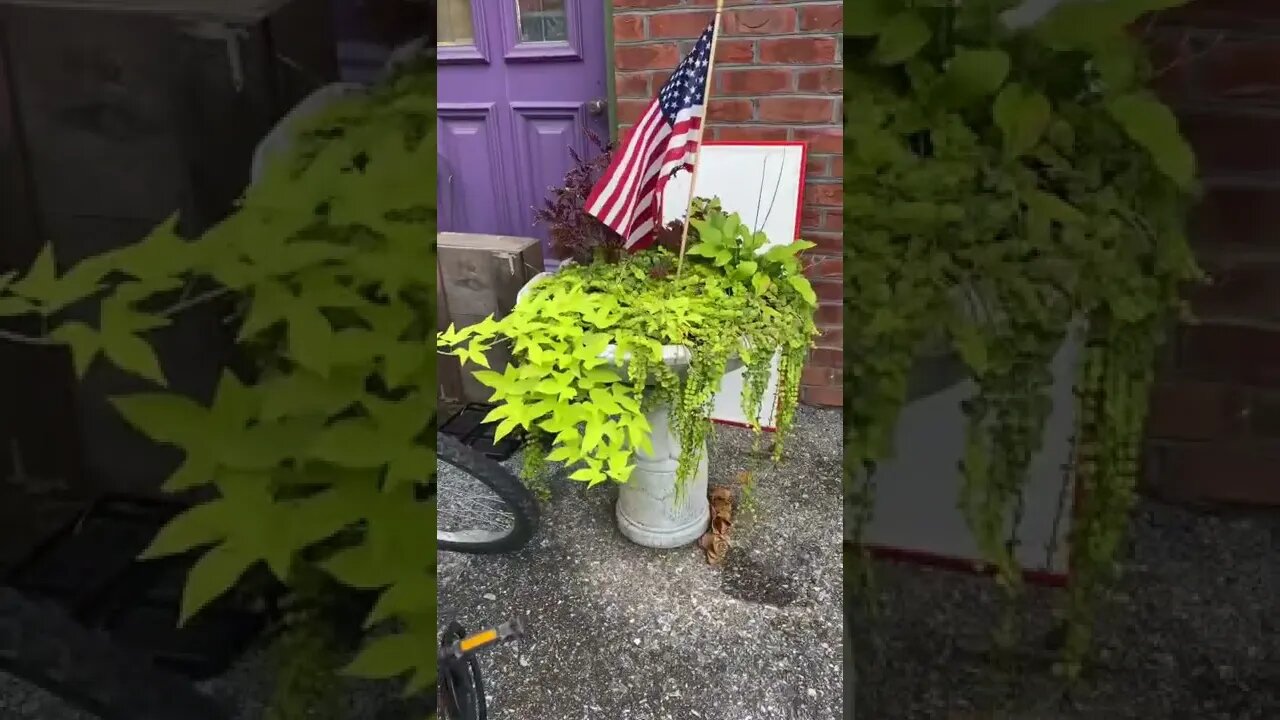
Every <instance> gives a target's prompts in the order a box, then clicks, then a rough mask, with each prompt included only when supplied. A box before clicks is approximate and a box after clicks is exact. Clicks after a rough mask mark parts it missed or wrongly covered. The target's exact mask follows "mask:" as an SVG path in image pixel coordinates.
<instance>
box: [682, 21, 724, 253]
mask: <svg viewBox="0 0 1280 720" xmlns="http://www.w3.org/2000/svg"><path fill="white" fill-rule="evenodd" d="M723 13H724V0H716V18H715V21H714V22H715V28H714V29H713V30H712V31H711V56H710V57H709V58H708V59H707V81H706V84H705V85H703V87H702V107H703V110H702V127H701V128H699V130H698V148H697V149H696V150H694V151H693V174H692V175H691V176H690V177H689V199H688V200H687V201H686V202H685V206H684V229H683V230H682V231H681V232H680V259H679V260H677V261H676V277H680V271H681V270H683V269H684V250H685V245H686V244H688V242H689V225H690V222H689V221H690V220H691V219H692V218H691V216H692V215H693V191H694V188H696V187H697V186H698V168H700V167H702V164H701V163H699V162H698V160H699V159H701V157H702V135H703V133H705V132H706V131H707V121H708V120H709V119H710V118H711V72H712V71H713V70H715V69H716V43H718V42H720V16H721V15H722V14H723Z"/></svg>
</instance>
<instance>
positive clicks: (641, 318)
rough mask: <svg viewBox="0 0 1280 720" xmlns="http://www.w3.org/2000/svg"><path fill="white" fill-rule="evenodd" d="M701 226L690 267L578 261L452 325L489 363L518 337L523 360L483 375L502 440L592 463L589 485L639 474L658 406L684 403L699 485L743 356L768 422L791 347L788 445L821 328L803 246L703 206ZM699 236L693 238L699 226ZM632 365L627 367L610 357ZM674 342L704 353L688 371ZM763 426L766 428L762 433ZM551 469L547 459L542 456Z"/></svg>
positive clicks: (686, 437)
mask: <svg viewBox="0 0 1280 720" xmlns="http://www.w3.org/2000/svg"><path fill="white" fill-rule="evenodd" d="M698 216H701V217H702V218H703V219H701V220H699V219H695V220H693V223H694V227H695V228H696V230H697V239H696V240H692V239H691V243H692V244H691V246H690V248H689V252H688V256H687V258H686V262H685V265H684V268H683V271H682V272H681V273H680V275H679V276H678V277H677V276H676V274H675V272H674V270H675V258H674V257H673V255H672V254H671V253H670V252H668V251H667V250H664V249H662V248H657V249H653V250H647V251H643V252H640V253H637V254H635V255H630V256H627V257H625V258H623V259H622V260H621V261H620V262H618V263H616V264H606V263H598V264H591V265H569V266H565V267H562V268H561V270H560V271H559V272H557V273H556V274H555V275H553V276H551V277H549V278H545V279H543V280H541V281H539V282H537V283H536V284H534V285H533V286H531V287H530V288H529V292H528V294H527V295H526V297H524V298H523V299H522V300H521V302H519V303H518V304H517V305H516V307H515V308H514V310H512V311H511V312H510V313H509V314H508V315H507V316H506V317H504V318H502V319H501V320H495V319H493V318H492V317H490V318H487V319H485V320H484V321H482V322H480V323H477V324H474V325H470V326H467V327H463V328H453V327H452V326H451V327H450V328H449V329H448V330H446V331H445V332H443V333H441V334H440V336H439V338H438V344H439V346H440V347H441V348H451V350H450V351H449V352H450V354H453V355H457V356H458V357H460V358H463V359H464V360H471V361H474V362H476V363H478V364H480V365H485V366H487V361H486V360H485V358H484V354H483V353H484V352H485V351H486V350H487V349H488V348H490V347H492V346H493V345H494V344H495V343H499V342H507V343H510V348H511V351H512V354H513V358H514V361H513V362H512V363H510V364H509V365H508V366H507V367H506V368H505V370H503V371H502V372H496V371H494V370H480V371H477V372H476V375H475V376H476V379H477V380H479V381H480V382H481V383H484V384H485V385H487V386H488V387H491V388H493V390H494V394H493V398H492V399H493V400H494V401H495V402H497V403H498V407H497V408H495V409H494V410H493V412H492V413H490V415H489V416H488V418H487V420H489V421H493V422H497V423H498V426H497V428H496V434H497V436H498V437H499V438H501V437H504V436H506V435H507V434H509V433H510V432H512V431H513V430H515V429H516V428H521V429H523V430H524V431H526V432H527V433H528V436H529V440H530V442H529V444H528V452H533V453H535V454H537V455H539V456H540V457H543V456H542V453H547V454H546V455H545V459H546V460H554V461H559V462H563V463H565V464H567V465H580V466H579V467H577V468H576V469H575V470H574V471H573V472H572V474H571V475H570V477H571V478H573V479H575V480H581V481H583V482H586V483H587V484H588V485H596V484H599V483H602V482H605V481H607V480H612V481H614V482H619V483H624V482H626V481H627V480H628V479H629V478H630V476H631V472H632V470H633V463H632V453H633V452H634V451H635V450H636V449H637V448H638V449H642V450H645V451H649V450H651V446H650V443H649V433H650V430H651V428H650V427H649V423H648V421H647V420H646V419H645V415H644V410H645V409H646V407H650V406H651V404H652V403H655V402H665V403H670V405H671V408H672V410H671V413H672V419H673V422H672V424H673V428H674V431H675V432H676V434H677V436H678V438H679V439H680V442H681V445H682V447H683V448H684V450H685V451H684V453H683V454H682V456H681V457H680V463H679V468H678V471H677V478H678V482H681V483H682V482H683V481H684V480H686V479H687V478H688V477H689V476H690V475H691V474H692V473H693V471H694V469H695V468H697V466H698V463H699V461H700V459H701V457H700V448H701V447H702V443H703V441H704V439H705V438H706V435H707V431H708V429H709V427H710V420H709V415H710V409H711V402H712V399H713V397H714V394H715V392H716V391H717V389H718V387H719V384H720V379H721V377H723V375H724V372H725V368H726V365H727V363H728V362H729V361H730V358H731V357H734V356H737V357H739V358H741V360H742V362H743V364H744V366H745V367H746V376H747V382H746V384H745V388H744V390H743V394H742V404H743V405H742V406H743V409H744V411H745V412H746V413H747V416H748V417H753V418H754V417H758V416H759V410H760V406H761V402H762V398H763V396H764V389H765V385H766V383H767V382H768V379H769V370H770V363H771V358H772V355H773V352H774V350H778V351H779V352H780V354H781V383H780V387H781V390H780V398H781V403H780V406H779V411H778V419H777V428H778V442H777V444H776V446H775V452H776V453H781V451H782V450H781V448H782V441H781V439H782V438H783V437H784V436H785V434H786V432H787V430H789V429H790V427H791V423H792V420H793V419H794V416H795V407H796V404H797V401H798V386H799V381H800V370H801V368H802V365H803V363H804V359H805V356H806V353H807V352H808V348H809V347H810V345H811V344H812V341H813V336H814V334H815V333H816V330H815V327H814V323H813V313H814V309H815V305H816V301H817V298H816V297H815V296H814V293H813V289H812V288H811V287H810V285H809V282H808V280H806V279H805V277H804V275H803V273H802V272H801V270H802V268H801V264H800V259H799V258H798V257H797V254H798V253H799V252H800V251H802V250H805V249H807V248H809V247H812V243H808V242H804V241H796V242H795V243H791V244H788V245H778V246H775V247H773V248H771V249H769V250H768V251H766V252H763V253H760V252H758V251H759V250H761V249H762V248H763V246H764V245H765V243H766V242H767V238H765V236H764V234H763V233H760V232H754V231H752V229H751V228H749V227H747V226H745V225H743V224H742V222H741V220H740V218H739V217H738V215H737V214H736V213H735V214H730V215H726V214H725V213H724V212H722V211H721V210H720V209H719V205H718V203H717V202H715V201H713V202H711V203H703V204H702V205H701V207H700V209H699V212H698V213H696V214H695V218H696V217H698ZM691 237H692V234H691ZM611 345H612V346H614V348H613V350H612V351H611V353H612V354H611V355H610V357H613V358H623V359H625V360H626V361H625V363H623V364H624V365H625V370H621V371H620V370H619V369H617V368H618V366H617V365H615V364H614V363H613V362H611V361H610V360H609V359H607V357H606V353H607V351H610V346H611ZM664 345H667V346H669V345H680V346H684V347H686V348H688V349H689V350H690V351H692V362H691V365H690V367H689V369H688V371H687V373H685V374H684V377H681V376H680V374H678V373H677V372H676V371H674V370H672V369H671V368H670V367H668V366H667V365H665V364H664V363H663V361H662V357H663V346H664ZM758 429H759V428H757V430H758ZM531 465H533V466H535V467H536V466H539V465H540V463H538V462H534V463H531Z"/></svg>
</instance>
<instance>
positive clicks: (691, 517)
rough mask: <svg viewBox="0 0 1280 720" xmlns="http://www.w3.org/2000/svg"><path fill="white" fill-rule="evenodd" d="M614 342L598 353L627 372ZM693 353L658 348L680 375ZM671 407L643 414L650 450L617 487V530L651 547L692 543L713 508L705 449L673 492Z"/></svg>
mask: <svg viewBox="0 0 1280 720" xmlns="http://www.w3.org/2000/svg"><path fill="white" fill-rule="evenodd" d="M550 275H551V273H547V272H543V273H539V274H537V275H535V276H533V277H532V278H530V279H529V282H528V283H526V284H525V286H524V287H523V288H521V290H520V292H519V293H518V294H517V296H516V301H517V302H519V300H520V299H521V298H523V297H524V295H525V293H526V292H527V291H528V290H529V288H530V287H531V286H533V284H534V283H536V282H538V281H539V280H541V279H543V278H545V277H549V276H550ZM616 352H617V348H616V347H615V346H613V345H610V346H609V347H607V348H605V350H604V352H603V353H601V354H600V357H601V358H604V359H606V360H608V361H609V362H611V363H612V364H613V365H614V366H615V367H617V368H618V371H619V372H621V373H625V371H626V367H627V359H626V358H625V357H624V358H618V357H616ZM692 360H693V355H692V353H690V351H689V349H688V348H686V347H684V346H682V345H666V346H664V347H663V348H662V361H663V363H665V364H666V366H667V367H669V368H671V369H672V370H674V371H675V372H676V373H678V374H679V375H681V377H683V375H684V373H685V372H686V371H687V370H688V369H689V365H690V364H691V363H692ZM740 366H741V360H739V359H738V358H736V357H734V358H730V360H729V364H728V367H726V368H725V370H726V372H728V371H729V370H734V369H736V368H737V367H740ZM670 410H671V409H670V407H668V406H667V405H666V404H662V405H658V406H655V407H654V408H653V409H651V410H650V411H649V412H648V413H647V414H646V415H645V418H646V419H647V420H648V421H649V427H650V428H651V433H650V436H649V442H650V445H652V446H653V452H652V453H647V452H644V451H642V450H639V449H637V450H636V451H635V458H634V462H635V470H634V471H633V472H632V473H631V478H630V479H629V480H628V481H627V482H625V483H623V484H622V485H620V486H619V488H618V505H617V512H616V516H617V521H618V529H619V530H621V531H622V534H623V535H624V536H626V537H627V539H629V540H631V541H632V542H634V543H636V544H638V545H643V546H644V547H650V548H675V547H681V546H683V545H688V544H690V543H692V542H695V541H696V540H697V539H698V538H700V537H702V535H703V534H704V533H705V532H706V531H707V527H708V526H709V525H710V522H711V508H710V504H709V501H708V499H707V448H706V446H705V444H704V445H703V447H701V448H699V451H700V457H701V459H700V460H699V461H698V467H697V469H696V470H695V471H694V473H693V475H692V476H690V477H689V478H687V479H686V480H685V481H684V484H683V487H681V488H680V492H679V493H677V491H676V469H677V467H678V466H679V464H680V455H681V453H683V452H684V448H682V447H681V446H680V438H679V437H678V436H677V435H676V433H675V432H674V431H673V428H672V427H671V416H670Z"/></svg>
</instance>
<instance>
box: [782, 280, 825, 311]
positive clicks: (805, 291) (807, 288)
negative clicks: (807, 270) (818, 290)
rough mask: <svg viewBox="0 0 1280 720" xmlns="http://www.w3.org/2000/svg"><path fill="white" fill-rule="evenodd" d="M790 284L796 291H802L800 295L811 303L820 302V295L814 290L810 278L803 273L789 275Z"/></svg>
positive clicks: (788, 281)
mask: <svg viewBox="0 0 1280 720" xmlns="http://www.w3.org/2000/svg"><path fill="white" fill-rule="evenodd" d="M787 284H789V285H790V286H791V287H792V288H793V289H795V291H796V292H798V293H800V297H802V298H804V301H805V302H806V303H808V304H809V305H812V306H816V305H817V304H818V296H817V294H815V293H814V292H813V286H812V285H810V284H809V280H808V279H807V278H806V277H805V276H803V275H791V276H789V277H787Z"/></svg>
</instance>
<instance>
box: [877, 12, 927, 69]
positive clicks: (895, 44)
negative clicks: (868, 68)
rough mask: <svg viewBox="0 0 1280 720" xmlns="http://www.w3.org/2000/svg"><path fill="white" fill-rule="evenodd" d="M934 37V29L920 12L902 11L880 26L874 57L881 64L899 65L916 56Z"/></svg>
mask: <svg viewBox="0 0 1280 720" xmlns="http://www.w3.org/2000/svg"><path fill="white" fill-rule="evenodd" d="M932 37H933V31H932V30H930V29H929V26H928V25H927V24H926V23H925V21H924V20H923V19H922V18H921V17H920V15H919V14H917V13H915V12H912V11H906V12H901V13H898V14H897V15H894V16H893V18H892V19H890V20H888V21H887V22H886V23H885V24H884V25H883V26H882V27H881V28H880V40H879V42H877V43H876V48H875V51H874V52H873V54H872V57H873V58H874V59H875V61H876V62H878V63H880V64H881V65H898V64H901V63H904V62H906V61H907V60H910V59H911V58H913V57H915V55H916V53H918V52H920V50H921V49H923V48H924V46H925V45H926V44H928V42H929V39H930V38H932Z"/></svg>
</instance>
